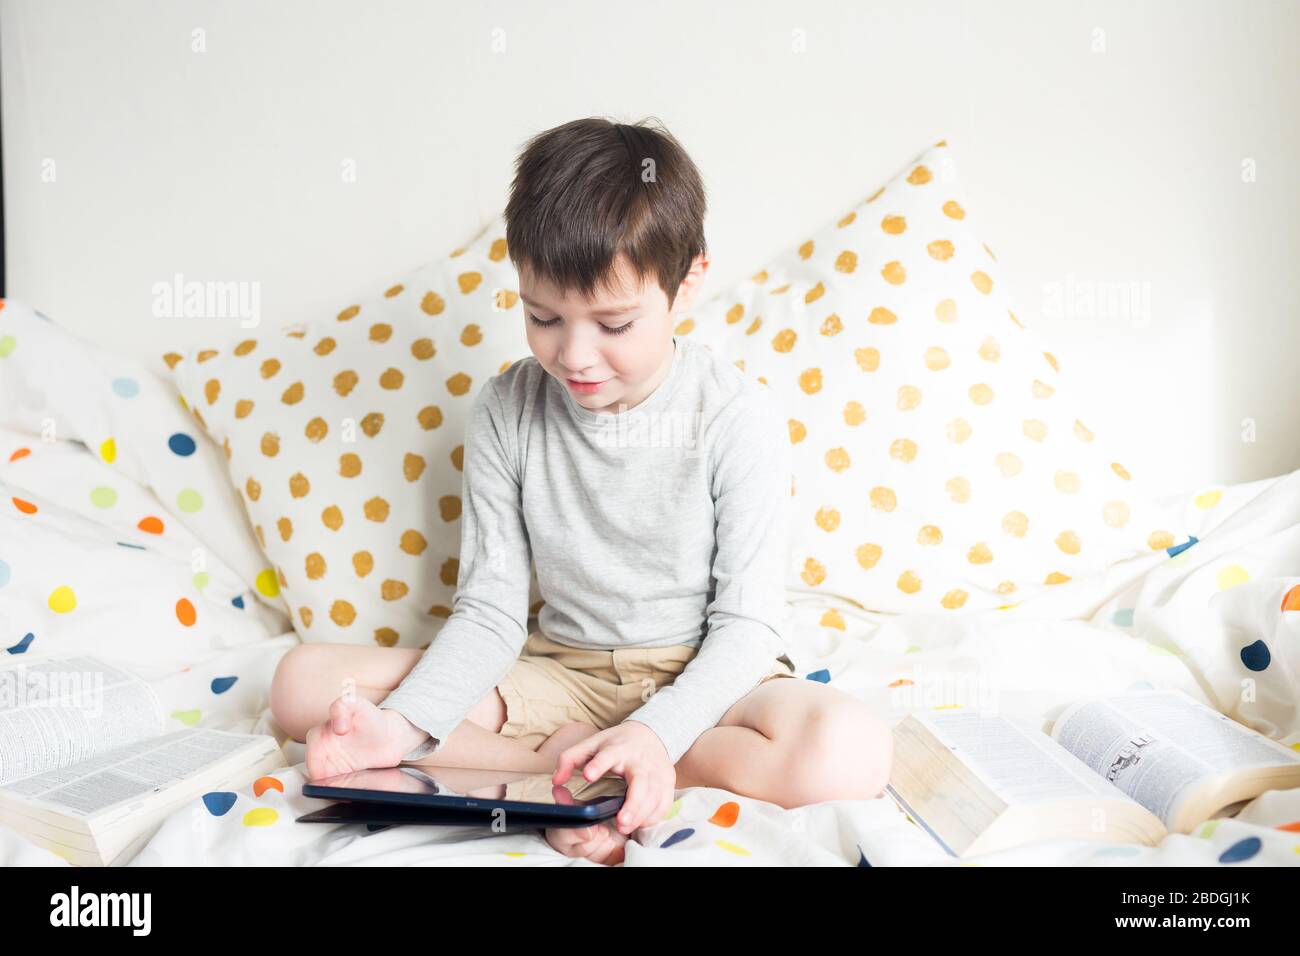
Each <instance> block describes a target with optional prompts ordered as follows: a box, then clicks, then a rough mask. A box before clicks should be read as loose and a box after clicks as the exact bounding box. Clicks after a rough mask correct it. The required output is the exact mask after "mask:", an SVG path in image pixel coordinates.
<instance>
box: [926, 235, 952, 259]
mask: <svg viewBox="0 0 1300 956" xmlns="http://www.w3.org/2000/svg"><path fill="white" fill-rule="evenodd" d="M925 251H926V252H928V253H929V254H930V258H931V259H935V260H937V261H939V262H947V261H948V260H949V259H951V258H952V253H953V248H952V243H951V242H949V241H948V240H947V239H936V240H935V241H934V242H932V243H930V244H929V245H928V246H926V247H925Z"/></svg>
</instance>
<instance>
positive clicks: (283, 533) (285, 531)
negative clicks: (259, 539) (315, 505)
mask: <svg viewBox="0 0 1300 956" xmlns="http://www.w3.org/2000/svg"><path fill="white" fill-rule="evenodd" d="M249 480H250V481H251V480H252V479H251V478H250V479H249ZM275 527H276V530H278V531H279V532H280V540H281V541H288V540H289V539H290V538H292V537H293V522H292V521H290V520H289V519H288V518H280V519H279V520H278V521H276V523H275Z"/></svg>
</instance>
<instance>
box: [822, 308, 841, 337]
mask: <svg viewBox="0 0 1300 956" xmlns="http://www.w3.org/2000/svg"><path fill="white" fill-rule="evenodd" d="M843 331H844V323H843V322H841V321H840V317H839V316H838V315H836V314H835V313H834V312H832V313H831V314H830V315H828V316H826V318H825V320H823V322H822V324H821V328H820V329H818V332H820V334H822V335H827V336H829V335H839V334H840V333H841V332H843Z"/></svg>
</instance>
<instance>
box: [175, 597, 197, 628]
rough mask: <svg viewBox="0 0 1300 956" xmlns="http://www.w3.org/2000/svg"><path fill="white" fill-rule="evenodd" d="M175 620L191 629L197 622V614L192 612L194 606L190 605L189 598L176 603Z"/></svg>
mask: <svg viewBox="0 0 1300 956" xmlns="http://www.w3.org/2000/svg"><path fill="white" fill-rule="evenodd" d="M176 620H178V621H180V622H181V624H183V625H185V626H186V627H193V626H194V622H195V621H196V620H198V613H197V612H196V611H195V610H194V605H193V604H191V603H190V600H189V598H181V599H180V600H179V601H177V602H176Z"/></svg>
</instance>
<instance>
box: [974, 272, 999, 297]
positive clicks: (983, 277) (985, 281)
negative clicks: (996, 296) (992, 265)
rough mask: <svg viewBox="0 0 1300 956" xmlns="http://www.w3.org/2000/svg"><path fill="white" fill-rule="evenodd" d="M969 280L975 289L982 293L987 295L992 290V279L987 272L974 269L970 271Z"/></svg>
mask: <svg viewBox="0 0 1300 956" xmlns="http://www.w3.org/2000/svg"><path fill="white" fill-rule="evenodd" d="M970 281H971V285H973V286H974V287H975V289H976V291H978V292H981V293H983V294H984V295H988V294H989V293H990V292H992V291H993V280H992V279H990V278H989V277H988V275H987V273H984V272H980V271H978V270H976V271H975V272H972V273H971V277H970Z"/></svg>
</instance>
